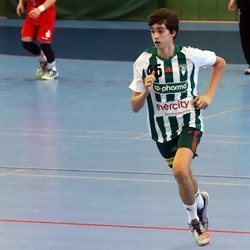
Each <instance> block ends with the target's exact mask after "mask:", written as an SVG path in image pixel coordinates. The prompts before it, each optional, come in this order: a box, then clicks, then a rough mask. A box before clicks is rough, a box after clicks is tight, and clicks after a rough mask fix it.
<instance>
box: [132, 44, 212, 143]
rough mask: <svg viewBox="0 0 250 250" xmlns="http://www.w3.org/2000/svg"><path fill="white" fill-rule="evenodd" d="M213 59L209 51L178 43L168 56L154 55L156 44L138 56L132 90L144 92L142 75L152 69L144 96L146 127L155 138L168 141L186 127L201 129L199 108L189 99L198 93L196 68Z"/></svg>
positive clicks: (144, 75) (147, 73) (155, 139)
mask: <svg viewBox="0 0 250 250" xmlns="http://www.w3.org/2000/svg"><path fill="white" fill-rule="evenodd" d="M215 61H216V55H215V53H214V52H212V51H208V50H200V49H196V48H191V47H183V46H178V45H175V50H174V54H173V56H172V57H170V58H168V59H163V58H161V57H160V56H159V55H157V49H156V48H155V47H153V48H149V49H147V50H146V51H144V52H143V53H142V54H141V55H140V56H139V57H138V58H137V60H136V61H135V63H134V66H133V72H134V77H133V81H132V82H131V84H130V85H129V88H130V89H131V90H133V91H134V92H143V91H144V90H145V86H144V79H145V77H146V76H147V75H149V74H151V73H152V71H155V78H156V80H155V82H154V84H153V87H152V89H151V91H150V94H149V95H148V97H147V106H148V127H149V132H150V135H151V137H152V139H153V140H154V141H157V142H166V141H170V140H172V139H173V138H175V137H176V136H178V135H179V134H180V133H181V131H182V130H183V128H186V127H194V128H197V129H200V130H201V131H203V120H202V111H201V110H196V109H195V108H194V106H193V105H192V100H193V99H194V97H195V96H197V85H198V71H199V68H200V67H201V66H205V65H213V64H214V63H215Z"/></svg>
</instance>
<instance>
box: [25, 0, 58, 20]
mask: <svg viewBox="0 0 250 250" xmlns="http://www.w3.org/2000/svg"><path fill="white" fill-rule="evenodd" d="M55 2H56V0H46V1H45V2H44V3H43V4H41V5H40V6H38V7H37V8H35V9H33V10H31V11H30V13H29V14H28V15H29V17H30V18H33V19H36V18H37V17H39V15H40V14H41V13H42V12H43V11H45V10H47V9H48V8H49V7H50V6H51V5H53V4H54V3H55Z"/></svg>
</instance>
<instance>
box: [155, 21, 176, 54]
mask: <svg viewBox="0 0 250 250" xmlns="http://www.w3.org/2000/svg"><path fill="white" fill-rule="evenodd" d="M150 32H151V37H152V40H153V42H154V45H155V47H156V48H158V49H164V48H166V47H168V46H169V45H170V44H172V43H173V37H174V35H175V33H172V34H171V33H170V31H169V30H168V29H167V28H166V25H165V24H154V25H152V26H151V28H150Z"/></svg>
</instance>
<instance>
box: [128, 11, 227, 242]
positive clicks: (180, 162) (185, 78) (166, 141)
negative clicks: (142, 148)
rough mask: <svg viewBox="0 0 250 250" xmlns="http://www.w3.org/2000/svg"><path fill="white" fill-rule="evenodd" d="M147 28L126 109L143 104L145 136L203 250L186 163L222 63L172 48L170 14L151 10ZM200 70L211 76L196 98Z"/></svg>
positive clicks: (200, 212)
mask: <svg viewBox="0 0 250 250" xmlns="http://www.w3.org/2000/svg"><path fill="white" fill-rule="evenodd" d="M148 24H149V27H150V31H151V37H152V40H153V43H154V47H152V48H149V49H147V50H145V51H144V52H143V53H142V54H141V55H140V56H139V57H138V59H137V60H136V61H135V63H134V68H133V71H134V76H133V81H132V82H131V84H130V85H129V88H130V89H131V90H132V96H131V108H132V110H133V111H134V112H138V111H139V110H140V109H141V108H142V107H143V106H144V103H145V101H146V102H147V108H148V124H149V132H150V135H151V137H152V139H153V140H154V141H155V142H156V145H157V147H158V149H159V151H160V153H161V155H162V156H163V157H164V158H165V159H166V161H167V163H168V165H169V166H170V167H171V168H172V170H173V175H174V177H175V179H176V182H177V185H178V188H179V194H180V198H181V200H182V202H183V204H184V207H185V208H186V211H187V215H188V224H189V228H190V231H191V232H192V233H193V235H194V237H195V241H196V243H197V244H198V245H199V246H205V245H208V244H209V243H210V241H211V237H210V235H209V233H208V231H207V229H208V218H207V215H206V209H207V204H208V194H207V193H206V192H199V188H198V183H197V180H196V179H195V177H194V175H193V174H192V169H191V161H192V159H193V158H194V157H195V156H196V148H197V146H198V144H199V142H200V139H201V136H202V133H203V120H202V109H205V108H207V107H208V106H209V105H210V104H211V101H212V98H213V96H214V94H215V89H216V87H217V85H218V84H219V82H220V80H221V77H222V75H223V72H224V68H225V61H224V59H222V58H221V57H218V56H216V55H215V53H214V52H211V51H204V50H200V49H196V48H191V47H185V46H179V45H175V44H174V39H175V37H176V35H177V32H178V30H179V20H178V17H177V15H176V13H175V12H173V11H171V10H168V9H165V8H162V9H158V10H155V11H153V12H152V13H151V14H150V15H149V16H148ZM205 65H210V66H212V70H211V76H210V79H208V87H207V90H206V91H205V93H204V94H202V95H199V94H198V92H197V85H198V71H199V68H200V67H201V66H205Z"/></svg>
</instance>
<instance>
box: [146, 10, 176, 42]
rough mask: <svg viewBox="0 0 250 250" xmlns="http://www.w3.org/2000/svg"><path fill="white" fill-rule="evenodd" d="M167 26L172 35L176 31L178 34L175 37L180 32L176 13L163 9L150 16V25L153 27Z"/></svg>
mask: <svg viewBox="0 0 250 250" xmlns="http://www.w3.org/2000/svg"><path fill="white" fill-rule="evenodd" d="M156 23H157V24H163V23H164V24H165V25H166V28H167V29H168V30H169V31H170V33H171V34H172V33H173V32H174V31H175V32H176V34H175V37H176V35H177V33H178V31H179V18H178V15H177V13H176V12H175V11H172V10H169V9H166V8H161V9H157V10H154V11H153V12H152V13H151V14H150V15H149V16H148V25H149V26H150V27H151V26H152V25H154V24H156Z"/></svg>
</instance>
